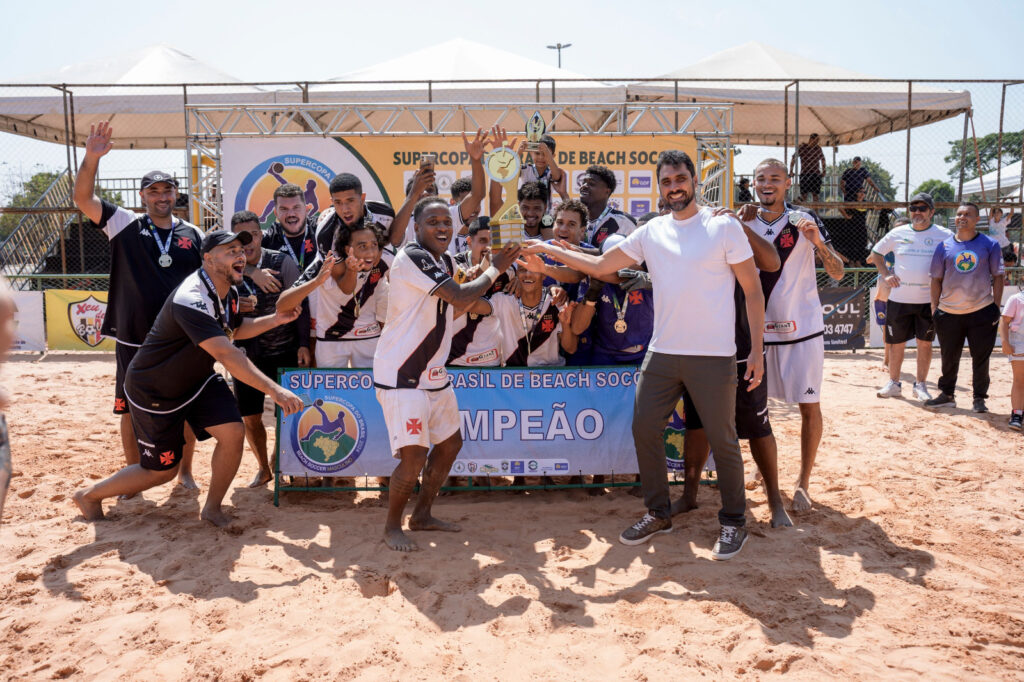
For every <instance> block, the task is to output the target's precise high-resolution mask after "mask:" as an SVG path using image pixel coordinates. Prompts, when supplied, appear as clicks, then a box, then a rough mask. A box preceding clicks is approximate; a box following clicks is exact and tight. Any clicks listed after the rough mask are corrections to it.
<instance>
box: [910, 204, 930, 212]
mask: <svg viewBox="0 0 1024 682" xmlns="http://www.w3.org/2000/svg"><path fill="white" fill-rule="evenodd" d="M928 210H929V209H928V206H927V205H925V204H915V205H913V206H911V207H910V212H911V213H926V212H927V211H928Z"/></svg>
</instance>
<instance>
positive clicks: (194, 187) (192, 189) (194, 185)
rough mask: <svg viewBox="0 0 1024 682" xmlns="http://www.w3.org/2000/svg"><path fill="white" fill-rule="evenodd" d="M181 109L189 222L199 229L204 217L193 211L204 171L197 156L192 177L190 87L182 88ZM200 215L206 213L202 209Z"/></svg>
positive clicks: (184, 86)
mask: <svg viewBox="0 0 1024 682" xmlns="http://www.w3.org/2000/svg"><path fill="white" fill-rule="evenodd" d="M181 109H182V111H183V112H184V114H185V172H186V173H188V184H189V197H188V221H189V222H190V223H192V224H193V225H199V226H200V227H199V229H203V228H202V216H201V215H200V216H196V215H195V211H193V210H192V208H193V206H194V205H195V204H196V203H198V197H197V193H198V191H199V188H200V177H199V176H200V174H201V173H202V171H203V163H202V161H203V160H202V159H201V158H199V154H198V153H197V154H196V175H195V177H194V178H193V177H192V136H191V135H190V134H189V125H188V86H187V85H185V84H182V86H181ZM199 212H200V214H202V213H204V211H203V210H202V208H200V211H199Z"/></svg>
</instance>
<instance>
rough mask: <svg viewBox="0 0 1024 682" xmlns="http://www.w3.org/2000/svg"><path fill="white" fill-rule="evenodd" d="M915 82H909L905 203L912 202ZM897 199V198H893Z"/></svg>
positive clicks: (904, 185) (904, 183) (904, 178)
mask: <svg viewBox="0 0 1024 682" xmlns="http://www.w3.org/2000/svg"><path fill="white" fill-rule="evenodd" d="M913 90H914V81H907V165H906V168H905V169H904V176H903V201H904V202H908V203H909V202H910V128H911V119H912V116H911V114H912V112H913V101H914V96H913ZM893 198H894V199H895V197H893Z"/></svg>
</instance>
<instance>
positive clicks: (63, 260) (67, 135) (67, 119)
mask: <svg viewBox="0 0 1024 682" xmlns="http://www.w3.org/2000/svg"><path fill="white" fill-rule="evenodd" d="M61 93H62V97H61V99H62V100H63V102H64V152H65V154H66V155H67V159H68V177H71V176H72V175H71V174H72V172H73V171H72V170H71V112H70V111H69V107H68V84H67V83H64V84H63V85H62V86H61ZM70 200H71V196H70V193H69V196H68V197H67V199H65V201H70ZM56 223H57V234H59V235H60V272H61V274H62V275H65V277H64V278H62V280H61V281H62V282H63V285H64V288H65V289H67V288H68V280H67V277H66V275H67V274H68V254H67V244H66V243H65V235H64V225H63V224H61V221H60V219H59V218H58V219H57V221H56Z"/></svg>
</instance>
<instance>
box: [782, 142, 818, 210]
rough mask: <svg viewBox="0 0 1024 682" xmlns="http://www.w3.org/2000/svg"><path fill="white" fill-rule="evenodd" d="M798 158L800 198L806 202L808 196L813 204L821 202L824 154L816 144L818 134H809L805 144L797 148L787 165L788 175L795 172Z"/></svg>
mask: <svg viewBox="0 0 1024 682" xmlns="http://www.w3.org/2000/svg"><path fill="white" fill-rule="evenodd" d="M797 157H799V158H800V198H799V199H798V201H801V202H803V201H806V200H807V197H808V196H810V197H811V198H812V199H813V200H814V201H815V202H818V201H821V179H822V178H823V177H825V168H826V165H825V154H824V152H822V151H821V145H820V144H818V133H811V136H810V137H809V138H807V142H804V143H803V144H801V145H799V146H798V147H797V151H796V154H794V155H793V160H792V161H790V163H789V172H790V175H792V174H793V173H795V172H796V160H797Z"/></svg>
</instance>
